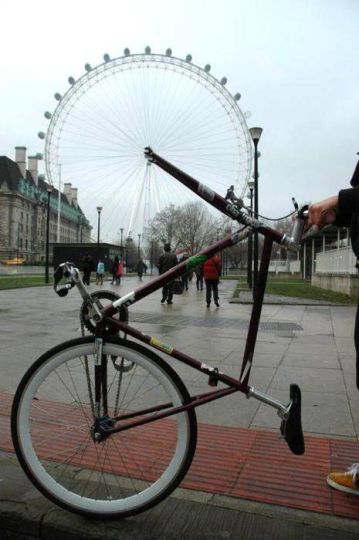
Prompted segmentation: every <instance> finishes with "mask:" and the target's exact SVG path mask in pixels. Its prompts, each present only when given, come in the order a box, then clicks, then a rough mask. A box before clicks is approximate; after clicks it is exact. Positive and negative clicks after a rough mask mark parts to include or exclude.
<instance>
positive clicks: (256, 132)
mask: <svg viewBox="0 0 359 540" xmlns="http://www.w3.org/2000/svg"><path fill="white" fill-rule="evenodd" d="M262 131H263V129H262V128H260V127H252V128H250V130H249V132H250V134H251V137H252V141H253V144H254V174H253V178H254V217H255V218H256V219H258V177H259V174H258V157H259V156H258V141H259V139H260V138H261V135H262ZM253 248H254V249H253V298H254V296H255V294H256V287H257V280H258V231H254V242H253Z"/></svg>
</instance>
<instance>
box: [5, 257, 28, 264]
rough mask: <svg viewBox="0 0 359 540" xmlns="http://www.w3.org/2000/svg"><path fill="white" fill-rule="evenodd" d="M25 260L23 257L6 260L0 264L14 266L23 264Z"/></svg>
mask: <svg viewBox="0 0 359 540" xmlns="http://www.w3.org/2000/svg"><path fill="white" fill-rule="evenodd" d="M25 260H26V259H24V258H23V257H13V258H12V259H7V260H3V261H1V263H2V264H8V265H16V264H24V262H25Z"/></svg>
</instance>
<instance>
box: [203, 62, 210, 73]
mask: <svg viewBox="0 0 359 540" xmlns="http://www.w3.org/2000/svg"><path fill="white" fill-rule="evenodd" d="M204 71H207V73H209V72H210V71H211V66H210V64H206V65H205V66H204Z"/></svg>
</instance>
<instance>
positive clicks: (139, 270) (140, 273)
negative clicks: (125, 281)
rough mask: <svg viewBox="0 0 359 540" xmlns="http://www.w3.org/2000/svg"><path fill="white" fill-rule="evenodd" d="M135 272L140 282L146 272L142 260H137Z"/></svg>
mask: <svg viewBox="0 0 359 540" xmlns="http://www.w3.org/2000/svg"><path fill="white" fill-rule="evenodd" d="M136 270H137V275H138V279H139V280H140V281H142V276H143V273H144V272H146V270H147V266H146V265H145V263H144V262H143V260H142V259H138V261H137V265H136Z"/></svg>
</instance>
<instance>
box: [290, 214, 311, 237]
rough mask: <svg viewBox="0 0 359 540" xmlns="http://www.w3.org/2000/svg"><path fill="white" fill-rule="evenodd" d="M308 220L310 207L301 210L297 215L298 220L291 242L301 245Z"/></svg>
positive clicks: (294, 226)
mask: <svg viewBox="0 0 359 540" xmlns="http://www.w3.org/2000/svg"><path fill="white" fill-rule="evenodd" d="M307 218H308V205H305V206H303V207H302V208H301V209H300V210H299V212H298V214H297V218H296V220H295V223H294V225H293V229H292V237H291V241H292V242H293V244H299V242H300V240H301V238H302V235H303V231H304V225H305V221H306V219H307Z"/></svg>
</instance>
